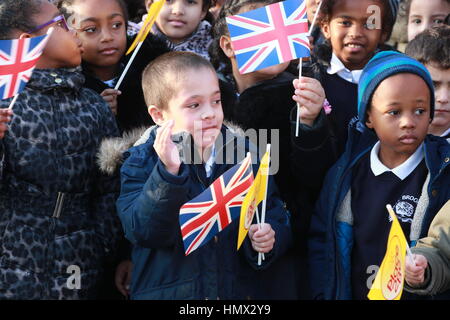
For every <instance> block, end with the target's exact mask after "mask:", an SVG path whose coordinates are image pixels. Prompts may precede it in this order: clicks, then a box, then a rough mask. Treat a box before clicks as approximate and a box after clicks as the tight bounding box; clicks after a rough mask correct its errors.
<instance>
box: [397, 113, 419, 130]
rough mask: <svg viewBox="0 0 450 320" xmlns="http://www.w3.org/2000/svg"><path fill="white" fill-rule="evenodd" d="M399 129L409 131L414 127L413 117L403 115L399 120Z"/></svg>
mask: <svg viewBox="0 0 450 320" xmlns="http://www.w3.org/2000/svg"><path fill="white" fill-rule="evenodd" d="M400 127H401V128H404V129H411V128H415V127H416V121H415V120H414V116H413V115H409V114H405V115H403V116H402V117H401V119H400Z"/></svg>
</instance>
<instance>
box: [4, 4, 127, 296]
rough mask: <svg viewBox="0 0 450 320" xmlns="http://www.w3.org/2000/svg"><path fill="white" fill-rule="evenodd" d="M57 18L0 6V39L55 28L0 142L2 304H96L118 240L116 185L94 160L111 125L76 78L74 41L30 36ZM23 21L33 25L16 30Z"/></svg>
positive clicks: (30, 7)
mask: <svg viewBox="0 0 450 320" xmlns="http://www.w3.org/2000/svg"><path fill="white" fill-rule="evenodd" d="M57 15H58V11H57V9H56V7H55V6H54V5H52V4H50V3H49V2H48V1H46V0H31V1H30V0H2V8H1V9H0V22H1V23H0V39H1V38H3V39H4V38H9V39H14V38H19V37H20V36H23V35H25V36H32V37H34V36H38V35H42V34H45V33H46V32H47V30H48V28H50V27H54V31H53V34H52V35H51V38H50V40H49V41H48V43H47V46H46V49H45V51H44V53H43V55H42V57H41V60H40V61H39V62H38V65H37V68H36V69H35V71H34V72H33V75H32V77H31V79H30V81H29V82H28V84H27V87H26V89H25V90H24V91H23V92H22V93H20V95H19V98H18V100H17V102H16V104H15V105H14V108H13V115H12V116H10V118H11V121H10V123H9V129H8V130H7V131H6V133H5V136H4V137H3V139H0V299H85V298H92V297H94V296H95V288H96V284H97V281H98V279H99V277H100V275H101V265H102V263H103V261H104V258H106V257H107V256H108V255H109V254H110V253H111V252H112V249H113V248H114V246H115V242H116V239H117V237H118V235H119V230H120V225H119V223H118V218H117V216H116V212H115V205H114V204H115V198H116V195H117V191H118V184H119V181H118V179H117V176H116V177H114V176H109V177H106V176H104V175H102V174H101V173H100V172H99V170H98V169H97V165H96V156H95V155H96V152H97V148H98V146H99V144H100V142H101V140H102V139H103V138H104V137H111V136H118V135H119V132H118V129H117V126H116V123H115V119H114V116H113V115H112V113H111V111H110V109H109V107H108V105H107V104H106V103H105V102H104V101H103V99H102V98H101V97H100V96H99V95H98V94H96V93H94V92H93V91H91V90H90V89H86V88H83V83H84V77H83V75H82V74H81V73H80V72H79V69H76V70H74V69H73V68H74V67H76V66H79V65H80V63H81V55H80V47H79V43H77V42H76V39H75V37H74V35H73V34H71V33H70V32H68V31H66V30H65V29H64V26H63V25H59V24H55V23H53V24H50V25H48V26H46V27H43V28H39V27H38V30H36V31H32V32H27V31H26V30H34V29H36V27H37V26H40V25H44V24H45V23H46V22H48V21H51V20H52V19H53V18H54V17H55V16H57ZM30 17H31V18H30ZM25 20H26V21H29V23H30V24H32V25H30V26H26V27H20V26H19V27H18V26H17V23H16V22H17V21H25ZM8 22H9V24H8ZM10 102H11V101H10V99H8V100H3V101H1V102H0V108H6V107H8V105H9V103H10Z"/></svg>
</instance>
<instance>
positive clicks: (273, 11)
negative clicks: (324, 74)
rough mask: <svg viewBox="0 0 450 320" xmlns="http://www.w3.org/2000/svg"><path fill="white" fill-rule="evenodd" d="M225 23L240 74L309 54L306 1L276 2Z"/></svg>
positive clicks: (230, 18)
mask: <svg viewBox="0 0 450 320" xmlns="http://www.w3.org/2000/svg"><path fill="white" fill-rule="evenodd" d="M226 20H227V24H228V31H229V33H230V37H231V43H232V46H233V50H234V54H235V56H236V61H237V64H238V67H239V72H240V73H241V74H244V73H248V72H253V71H255V70H259V69H263V68H267V67H270V66H273V65H276V64H280V63H283V62H287V61H290V60H293V59H297V58H301V57H309V55H310V48H309V40H308V20H307V15H306V1H303V0H287V1H283V2H278V3H274V4H271V5H268V6H265V7H262V8H258V9H255V10H252V11H248V12H245V13H242V14H238V15H235V16H229V17H227V18H226Z"/></svg>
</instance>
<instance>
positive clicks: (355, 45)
mask: <svg viewBox="0 0 450 320" xmlns="http://www.w3.org/2000/svg"><path fill="white" fill-rule="evenodd" d="M345 47H346V48H348V49H349V50H350V52H359V51H361V50H362V49H363V48H364V47H363V45H362V44H360V43H347V44H345Z"/></svg>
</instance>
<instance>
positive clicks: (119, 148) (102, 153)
mask: <svg viewBox="0 0 450 320" xmlns="http://www.w3.org/2000/svg"><path fill="white" fill-rule="evenodd" d="M224 126H226V127H227V128H228V129H229V130H230V131H231V132H232V133H233V134H234V135H235V136H237V137H240V138H243V137H244V130H243V129H242V128H241V127H239V126H237V125H236V124H234V123H232V122H224ZM157 127H158V126H151V127H150V128H145V127H140V128H136V129H133V130H131V131H128V132H125V133H124V134H123V136H122V137H115V138H107V139H104V140H103V141H102V143H101V145H100V148H99V151H98V153H97V165H98V166H99V167H100V170H101V171H102V172H104V173H106V174H108V175H113V174H114V173H115V172H116V171H117V170H118V169H119V168H120V166H121V165H122V163H123V161H124V158H123V155H124V153H125V152H126V151H127V150H128V149H130V148H131V147H136V146H139V145H141V144H144V143H146V142H147V140H148V139H149V138H150V134H151V132H152V130H155V129H156V128H157Z"/></svg>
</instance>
